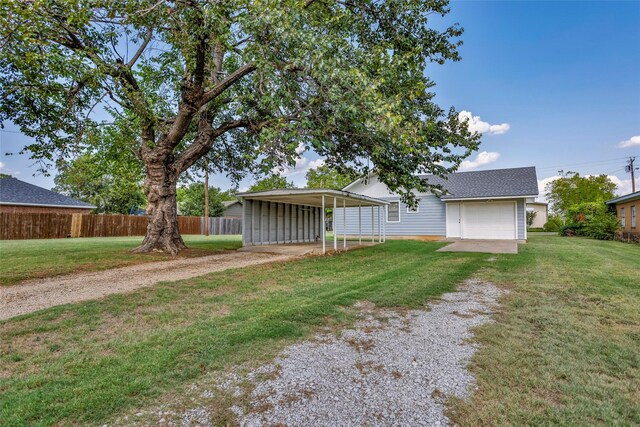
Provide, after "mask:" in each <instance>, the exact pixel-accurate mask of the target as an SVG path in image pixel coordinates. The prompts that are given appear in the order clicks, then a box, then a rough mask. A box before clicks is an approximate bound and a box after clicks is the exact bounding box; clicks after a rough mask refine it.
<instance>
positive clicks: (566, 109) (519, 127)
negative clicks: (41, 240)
mask: <svg viewBox="0 0 640 427" xmlns="http://www.w3.org/2000/svg"><path fill="white" fill-rule="evenodd" d="M443 21H444V22H443ZM454 22H458V23H460V25H461V26H462V27H464V29H465V32H464V34H463V36H462V40H463V42H464V44H463V46H462V47H461V48H460V53H461V55H462V61H460V62H455V63H447V64H445V65H438V64H432V65H430V66H429V67H428V68H427V69H426V70H425V73H426V75H428V76H429V77H430V78H431V79H432V80H433V81H434V82H435V83H436V87H435V89H434V91H435V93H436V97H435V101H436V102H437V103H438V104H439V105H440V106H441V107H443V108H445V109H448V108H449V107H450V106H454V107H455V108H456V110H457V111H460V114H461V115H463V116H464V117H466V118H467V119H469V123H470V126H471V128H472V129H473V130H476V131H478V132H481V133H482V134H483V137H482V144H481V146H480V149H479V150H478V152H476V153H474V154H473V155H472V156H471V157H469V158H468V159H467V160H465V161H464V162H463V164H462V165H461V170H483V169H495V168H510V167H521V166H535V167H536V169H537V174H538V180H539V183H540V188H541V193H542V189H543V188H544V185H545V184H546V183H548V182H549V181H551V180H552V179H554V178H556V177H557V176H558V175H559V171H560V170H562V171H564V172H565V173H566V172H567V171H575V172H579V173H580V174H581V175H596V174H606V175H609V176H610V178H611V179H612V180H613V181H614V182H615V183H616V184H617V185H618V186H619V188H618V193H619V194H626V193H629V192H630V191H631V180H630V175H629V174H628V173H626V172H625V170H624V168H625V165H626V161H627V159H628V158H629V157H630V156H637V160H636V165H638V166H640V1H628V2H612V1H606V2H574V1H566V2H552V1H532V2H524V1H489V2H487V1H453V2H452V3H451V13H450V14H449V15H447V16H446V17H445V18H444V20H438V21H437V25H438V26H442V25H443V23H454ZM5 126H6V127H5V129H4V130H3V131H2V132H0V146H1V150H0V151H1V154H0V172H2V173H8V174H11V175H14V176H15V177H16V178H19V179H21V180H24V181H27V182H31V183H33V184H36V185H40V186H42V187H45V188H51V187H53V185H54V184H53V176H54V175H55V170H54V171H51V176H43V175H41V174H38V173H37V171H36V169H37V166H35V165H33V161H32V160H29V158H28V155H12V156H7V155H6V154H5V153H7V152H17V151H19V150H20V148H21V147H22V146H24V144H26V143H28V141H29V139H28V137H26V136H24V135H22V134H21V133H20V132H19V129H17V128H16V127H15V126H13V125H12V124H10V123H9V124H5ZM321 164H322V159H319V158H318V157H317V156H316V155H314V154H313V153H309V152H302V151H301V152H300V158H299V159H298V162H297V164H296V167H295V168H290V169H288V170H285V171H284V172H283V174H284V175H286V176H287V178H288V179H289V180H291V181H293V182H294V183H295V184H296V185H297V186H304V184H305V173H306V171H307V170H308V169H309V168H312V167H317V166H318V165H321ZM34 174H35V175H34ZM636 176H637V177H640V171H638V172H637V173H636ZM252 182H253V180H252V179H251V178H248V179H246V180H244V181H243V182H242V183H241V184H240V190H245V189H246V188H247V187H248V186H249V185H251V183H252ZM211 183H212V185H215V186H218V187H221V188H222V189H227V188H229V187H230V182H229V180H227V179H226V177H224V176H215V177H212V179H211ZM636 187H637V188H636V190H638V189H639V188H640V179H638V178H637V179H636Z"/></svg>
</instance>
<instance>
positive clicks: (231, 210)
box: [224, 203, 242, 218]
mask: <svg viewBox="0 0 640 427" xmlns="http://www.w3.org/2000/svg"><path fill="white" fill-rule="evenodd" d="M224 216H237V217H238V218H242V205H241V204H240V203H234V204H233V205H231V206H229V207H228V208H226V209H225V210H224Z"/></svg>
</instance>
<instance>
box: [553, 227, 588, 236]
mask: <svg viewBox="0 0 640 427" xmlns="http://www.w3.org/2000/svg"><path fill="white" fill-rule="evenodd" d="M583 228H584V226H583V225H582V224H567V225H565V226H562V227H561V228H560V231H559V232H560V235H561V236H567V237H573V236H582V235H583V234H582V229H583Z"/></svg>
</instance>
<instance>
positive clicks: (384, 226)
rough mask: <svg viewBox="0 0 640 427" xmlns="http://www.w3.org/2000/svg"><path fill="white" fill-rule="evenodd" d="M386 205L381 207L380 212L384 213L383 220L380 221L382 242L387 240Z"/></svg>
mask: <svg viewBox="0 0 640 427" xmlns="http://www.w3.org/2000/svg"><path fill="white" fill-rule="evenodd" d="M387 207H388V206H387V205H385V206H384V208H382V213H383V214H384V220H383V221H382V243H385V242H386V241H387V215H388V213H387Z"/></svg>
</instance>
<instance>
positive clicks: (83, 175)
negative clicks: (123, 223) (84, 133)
mask: <svg viewBox="0 0 640 427" xmlns="http://www.w3.org/2000/svg"><path fill="white" fill-rule="evenodd" d="M114 130H116V129H115V128H107V129H105V130H104V131H105V132H97V133H96V134H94V135H93V136H94V138H93V139H92V140H91V141H87V149H86V150H84V151H83V152H82V153H81V154H79V155H78V156H77V157H75V158H71V159H66V158H62V159H59V160H58V161H57V167H58V174H57V175H56V176H55V178H54V182H55V187H54V189H53V190H54V191H57V192H59V193H62V194H65V195H67V196H70V197H73V198H76V199H80V200H84V201H85V202H88V203H91V204H92V205H94V206H96V207H97V208H96V211H97V212H99V213H120V214H128V213H130V212H131V211H132V210H134V209H136V208H143V207H145V206H146V204H147V202H146V198H145V195H144V190H143V187H142V183H143V179H144V170H143V167H142V162H140V160H138V159H137V158H136V156H135V155H134V154H133V153H132V152H131V151H130V150H119V149H118V147H119V146H120V144H119V141H118V139H120V138H126V137H127V136H126V134H125V135H123V134H122V133H120V132H115V133H114V132H112V131H114Z"/></svg>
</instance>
